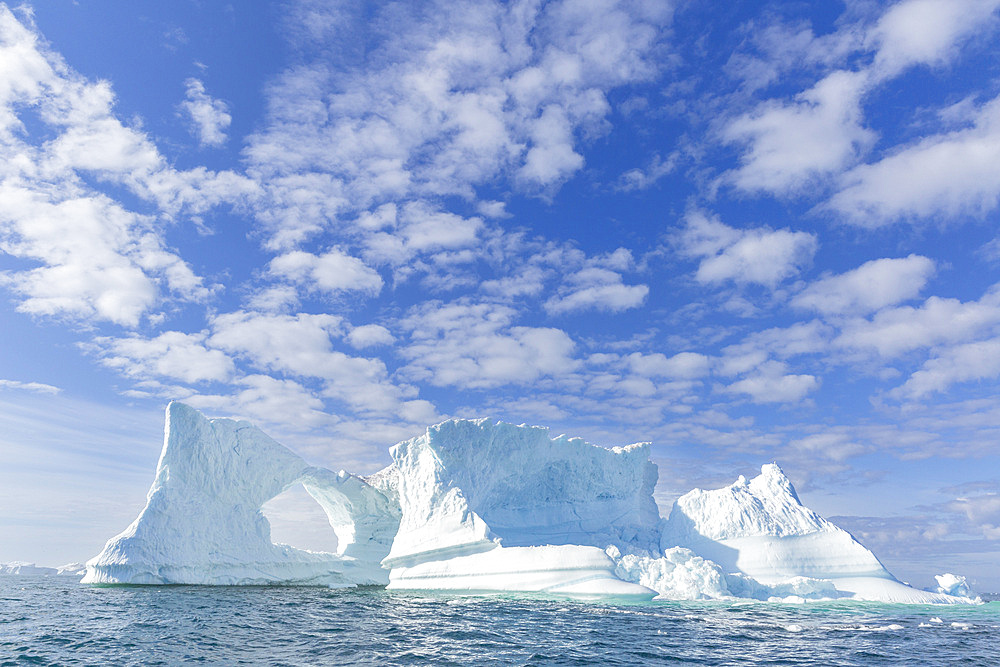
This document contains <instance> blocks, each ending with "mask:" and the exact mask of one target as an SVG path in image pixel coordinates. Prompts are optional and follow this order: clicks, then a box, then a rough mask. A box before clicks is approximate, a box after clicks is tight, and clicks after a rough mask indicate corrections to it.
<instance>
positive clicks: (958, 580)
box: [934, 572, 970, 597]
mask: <svg viewBox="0 0 1000 667" xmlns="http://www.w3.org/2000/svg"><path fill="white" fill-rule="evenodd" d="M934 578H935V579H936V580H937V583H938V586H937V592H938V593H944V594H945V595H957V596H959V597H969V592H970V591H969V584H968V583H967V582H966V580H965V577H962V576H959V575H957V574H951V573H950V572H946V573H944V574H938V575H935V576H934Z"/></svg>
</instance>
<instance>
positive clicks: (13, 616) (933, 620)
mask: <svg viewBox="0 0 1000 667" xmlns="http://www.w3.org/2000/svg"><path fill="white" fill-rule="evenodd" d="M180 664H209V665H493V664H496V665H646V664H648V665H748V664H749V665H941V666H943V665H991V666H992V665H1000V602H991V603H989V604H985V605H981V606H975V607H968V606H955V607H940V606H915V605H885V604H871V603H846V602H836V603H809V604H804V605H780V604H768V603H745V604H744V603H721V602H699V603H694V602H684V603H679V602H651V603H645V604H611V603H604V602H602V603H597V602H579V601H569V600H552V599H537V598H526V597H510V596H487V597H471V596H470V597H462V596H454V595H429V594H413V593H395V592H392V591H385V590H382V589H378V588H373V589H360V590H359V589H354V590H327V589H322V588H308V587H207V586H160V587H142V586H114V587H103V588H99V587H91V586H84V585H81V584H78V583H76V581H75V580H74V579H72V578H67V577H17V576H7V577H0V665H180Z"/></svg>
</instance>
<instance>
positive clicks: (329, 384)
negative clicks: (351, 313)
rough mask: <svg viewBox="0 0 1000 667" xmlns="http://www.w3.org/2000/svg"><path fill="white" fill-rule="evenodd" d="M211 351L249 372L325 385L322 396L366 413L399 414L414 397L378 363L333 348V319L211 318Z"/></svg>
mask: <svg viewBox="0 0 1000 667" xmlns="http://www.w3.org/2000/svg"><path fill="white" fill-rule="evenodd" d="M211 325H212V335H211V338H210V339H209V342H210V344H211V345H212V346H214V347H217V348H219V349H221V350H225V351H226V352H229V353H230V354H233V355H235V356H238V357H239V358H241V359H245V360H246V361H247V362H249V363H250V364H251V365H252V366H253V367H255V368H258V369H260V370H262V371H271V372H274V373H277V374H289V375H292V376H294V377H296V378H303V379H304V378H317V379H320V380H322V381H323V390H322V395H323V396H326V397H328V398H333V399H336V400H338V401H342V402H343V403H346V404H347V405H349V406H351V407H352V408H354V409H356V410H360V411H367V412H386V411H392V410H394V409H400V407H401V406H403V405H405V401H404V400H403V399H405V398H409V397H412V395H413V394H414V393H415V392H414V391H413V390H412V389H411V388H408V387H401V386H397V385H395V384H393V383H392V382H391V381H390V379H389V374H388V371H387V369H386V366H385V363H384V362H382V361H381V360H380V359H369V358H366V357H353V356H350V355H348V354H345V353H344V352H341V351H340V350H337V349H335V348H334V345H333V339H334V338H337V339H339V338H341V337H343V336H344V334H345V331H344V321H343V319H342V318H340V317H337V316H335V315H325V314H318V315H314V314H309V313H297V314H295V315H278V314H270V313H255V312H247V311H236V312H232V313H225V314H223V315H218V316H216V317H215V318H213V320H212V322H211Z"/></svg>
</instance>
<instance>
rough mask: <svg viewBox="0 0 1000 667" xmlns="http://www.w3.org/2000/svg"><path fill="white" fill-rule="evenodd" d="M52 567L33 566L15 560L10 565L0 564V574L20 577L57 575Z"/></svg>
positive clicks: (32, 564)
mask: <svg viewBox="0 0 1000 667" xmlns="http://www.w3.org/2000/svg"><path fill="white" fill-rule="evenodd" d="M57 573H58V570H57V569H56V568H54V567H45V566H44V565H35V564H34V563H26V562H24V561H20V560H15V561H12V562H10V563H0V574H11V575H22V576H40V575H41V576H48V575H53V574H57Z"/></svg>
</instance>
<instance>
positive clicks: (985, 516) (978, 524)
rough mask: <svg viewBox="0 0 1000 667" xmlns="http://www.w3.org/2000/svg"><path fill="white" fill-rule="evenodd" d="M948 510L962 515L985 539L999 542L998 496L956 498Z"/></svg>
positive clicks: (999, 503)
mask: <svg viewBox="0 0 1000 667" xmlns="http://www.w3.org/2000/svg"><path fill="white" fill-rule="evenodd" d="M949 509H951V510H952V511H953V512H961V513H962V514H964V515H965V516H966V517H967V518H968V519H969V522H970V523H971V524H972V525H973V526H974V527H975V528H976V529H977V530H978V531H980V532H981V533H982V535H983V537H985V538H986V539H988V540H1000V494H996V493H988V494H984V495H980V496H969V497H966V498H956V499H955V500H954V501H953V502H951V503H949Z"/></svg>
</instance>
